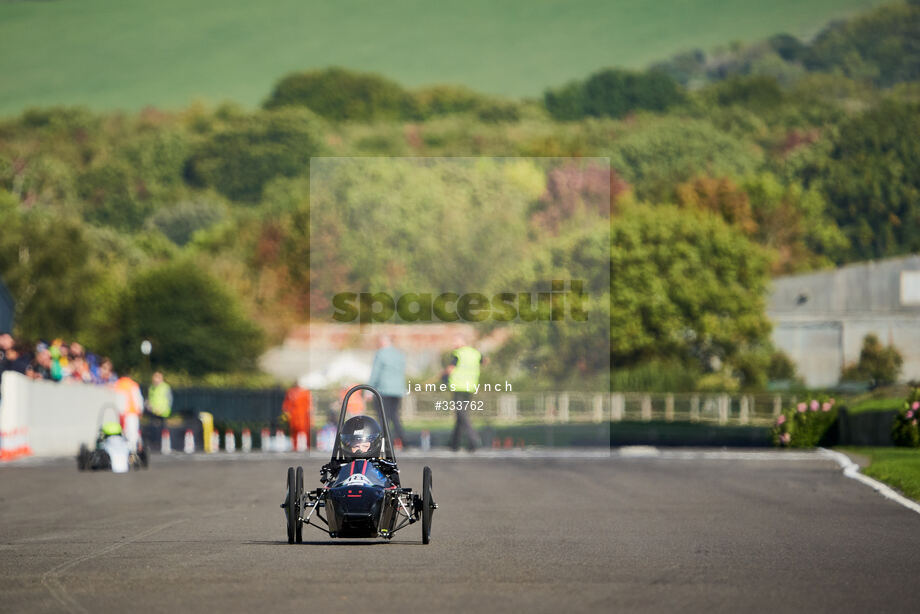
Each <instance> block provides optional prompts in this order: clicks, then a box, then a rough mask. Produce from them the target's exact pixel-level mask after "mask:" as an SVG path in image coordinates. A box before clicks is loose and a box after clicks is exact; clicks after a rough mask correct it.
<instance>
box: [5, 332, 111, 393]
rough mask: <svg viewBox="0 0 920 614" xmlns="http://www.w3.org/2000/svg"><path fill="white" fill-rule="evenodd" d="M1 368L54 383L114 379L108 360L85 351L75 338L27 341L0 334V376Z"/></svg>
mask: <svg viewBox="0 0 920 614" xmlns="http://www.w3.org/2000/svg"><path fill="white" fill-rule="evenodd" d="M5 371H16V372H18V373H22V374H23V375H26V376H27V377H30V378H32V379H36V380H49V381H54V382H76V383H84V384H102V385H106V384H113V383H115V381H117V380H118V375H117V374H116V373H115V371H114V369H113V367H112V361H111V360H109V359H108V358H106V357H104V356H97V355H96V354H93V353H92V352H87V351H86V350H85V349H84V347H83V346H82V345H81V344H79V343H78V342H76V341H71V342H70V343H64V341H62V340H61V339H55V340H54V341H52V342H51V343H46V342H44V341H39V342H38V343H28V342H25V341H22V340H16V339H14V338H13V337H12V335H10V334H9V333H0V376H2V374H3V373H4V372H5Z"/></svg>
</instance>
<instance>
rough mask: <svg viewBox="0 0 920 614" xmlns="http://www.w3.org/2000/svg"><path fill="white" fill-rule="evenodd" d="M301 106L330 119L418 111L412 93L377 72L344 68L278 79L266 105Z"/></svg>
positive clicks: (391, 116)
mask: <svg viewBox="0 0 920 614" xmlns="http://www.w3.org/2000/svg"><path fill="white" fill-rule="evenodd" d="M284 106H302V107H307V108H309V109H310V110H312V111H313V112H314V113H316V114H317V115H321V116H323V117H326V118H328V119H331V120H334V121H365V122H366V121H374V120H387V119H390V120H392V119H410V118H416V117H418V115H419V110H418V104H417V102H416V99H415V97H414V96H413V95H412V94H411V93H410V92H408V91H407V90H405V89H403V87H402V86H401V85H399V84H398V83H395V82H393V81H390V80H389V79H384V78H383V77H380V76H378V75H373V74H366V73H357V72H352V71H349V70H345V69H344V68H327V69H325V70H315V71H309V72H302V73H295V74H291V75H288V76H286V77H284V78H283V79H281V81H279V82H278V84H277V85H276V86H275V89H274V90H273V91H272V93H271V95H270V96H269V98H268V100H267V101H266V102H265V105H264V107H265V108H266V109H277V108H279V107H284Z"/></svg>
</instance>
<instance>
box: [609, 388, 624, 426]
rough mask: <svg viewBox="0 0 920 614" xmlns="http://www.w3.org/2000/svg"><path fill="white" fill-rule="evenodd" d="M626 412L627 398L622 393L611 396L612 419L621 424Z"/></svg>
mask: <svg viewBox="0 0 920 614" xmlns="http://www.w3.org/2000/svg"><path fill="white" fill-rule="evenodd" d="M625 412H626V397H625V396H624V395H623V393H622V392H618V393H616V394H612V395H610V419H611V420H612V421H614V422H620V421H621V420H622V419H623V414H624V413H625Z"/></svg>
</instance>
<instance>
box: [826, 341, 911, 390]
mask: <svg viewBox="0 0 920 614" xmlns="http://www.w3.org/2000/svg"><path fill="white" fill-rule="evenodd" d="M903 364H904V359H903V358H902V357H901V353H900V352H898V350H897V348H895V347H892V346H887V347H882V344H881V342H880V341H879V340H878V337H876V336H875V335H872V334H869V335H866V336H865V337H864V338H863V346H862V350H860V352H859V362H858V363H856V364H855V365H854V364H850V365H847V366H845V367H844V368H843V371H842V372H841V373H840V379H841V380H843V381H865V380H868V381H869V382H870V386H871V387H872V388H878V387H879V386H884V385H886V384H893V383H894V382H895V381H897V379H898V375H900V373H901V365H903Z"/></svg>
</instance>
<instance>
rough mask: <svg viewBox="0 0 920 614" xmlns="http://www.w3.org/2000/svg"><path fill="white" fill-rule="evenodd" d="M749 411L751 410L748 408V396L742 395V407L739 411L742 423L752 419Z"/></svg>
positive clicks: (739, 419) (739, 418)
mask: <svg viewBox="0 0 920 614" xmlns="http://www.w3.org/2000/svg"><path fill="white" fill-rule="evenodd" d="M749 411H750V410H749V408H748V397H747V396H742V397H741V409H740V411H739V412H738V422H740V423H741V424H747V423H748V422H749V421H750V415H749Z"/></svg>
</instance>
